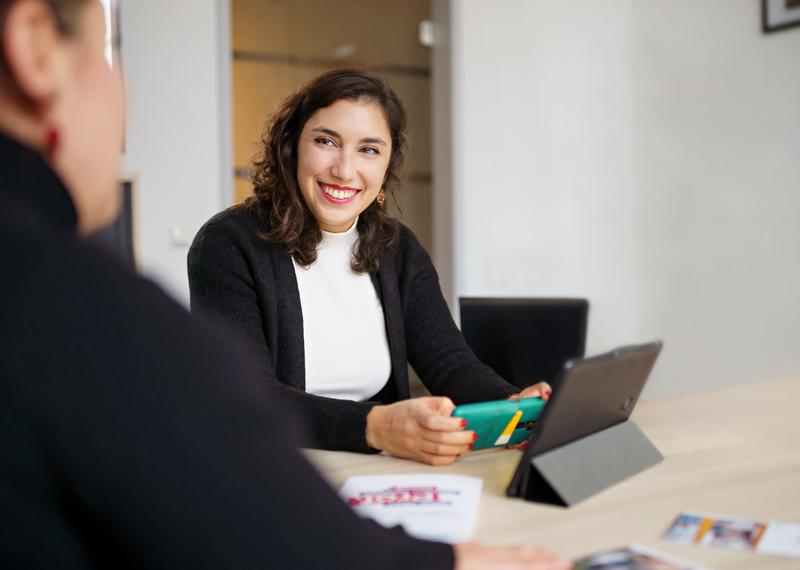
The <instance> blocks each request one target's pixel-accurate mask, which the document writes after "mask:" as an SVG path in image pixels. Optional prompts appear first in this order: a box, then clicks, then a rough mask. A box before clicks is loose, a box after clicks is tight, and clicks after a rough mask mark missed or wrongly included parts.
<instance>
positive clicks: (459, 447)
mask: <svg viewBox="0 0 800 570" xmlns="http://www.w3.org/2000/svg"><path fill="white" fill-rule="evenodd" d="M454 408H455V404H453V402H452V400H450V398H438V397H427V398H413V399H411V400H402V401H400V402H395V403H394V404H389V405H386V406H375V407H374V408H372V410H370V412H369V414H368V415H367V433H366V435H367V444H368V445H369V446H370V447H372V448H374V449H380V450H382V451H388V452H389V453H391V454H392V455H395V456H397V457H404V458H406V459H413V460H415V461H420V462H422V463H427V464H429V465H450V464H451V463H453V462H454V461H455V460H456V459H458V457H459V456H460V455H461V454H462V453H466V452H467V451H469V450H470V449H471V448H472V444H473V442H474V441H475V439H477V435H476V434H475V432H474V431H465V430H464V428H465V427H466V425H467V423H466V421H464V420H462V419H461V418H454V417H451V416H450V413H451V412H452V411H453V409H454Z"/></svg>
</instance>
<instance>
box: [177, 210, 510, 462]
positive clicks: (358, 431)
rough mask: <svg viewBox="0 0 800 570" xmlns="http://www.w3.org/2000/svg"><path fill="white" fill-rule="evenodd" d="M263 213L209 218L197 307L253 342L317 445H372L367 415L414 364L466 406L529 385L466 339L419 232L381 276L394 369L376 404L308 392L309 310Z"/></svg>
mask: <svg viewBox="0 0 800 570" xmlns="http://www.w3.org/2000/svg"><path fill="white" fill-rule="evenodd" d="M261 228H262V225H261V222H260V220H259V218H258V217H257V216H256V215H255V214H254V213H253V212H252V211H250V210H248V209H246V208H244V207H243V206H234V207H232V208H229V209H227V210H225V211H223V212H221V213H219V214H217V215H216V216H214V217H213V218H211V220H209V221H208V223H206V224H205V226H203V228H201V230H200V232H199V233H198V234H197V236H196V238H195V240H194V243H193V244H192V247H191V249H190V250H189V258H188V263H189V287H190V289H191V305H192V310H199V311H200V312H204V313H207V314H210V316H211V317H212V318H214V319H216V320H217V321H219V322H220V323H222V324H223V325H224V326H225V327H226V328H227V329H228V330H229V331H231V332H232V333H233V334H234V335H236V336H239V337H240V338H241V339H242V340H243V342H244V343H245V344H246V345H247V346H248V347H249V349H250V350H251V351H252V353H253V354H254V355H255V358H256V360H257V362H258V365H259V374H260V378H261V380H262V381H263V382H264V383H265V384H267V385H277V386H279V387H280V388H281V391H282V393H283V394H285V395H286V396H288V397H290V398H291V399H292V401H293V402H294V403H295V404H296V407H297V408H298V409H300V410H301V411H302V414H303V416H304V417H305V418H306V419H307V421H308V422H309V423H310V425H311V426H312V428H313V435H314V438H315V441H316V445H317V446H319V447H322V448H325V449H344V450H351V451H362V452H368V451H370V447H369V446H368V445H367V442H366V436H365V428H366V416H367V414H368V413H369V411H370V409H371V408H372V406H373V405H374V403H375V402H382V403H389V402H396V401H398V400H402V399H406V398H408V397H409V395H410V393H409V384H408V368H407V365H408V364H409V363H410V364H411V366H413V367H414V370H415V371H416V372H417V374H418V375H419V377H420V379H421V380H422V382H423V383H424V384H425V386H426V387H427V388H428V389H429V390H430V392H431V393H432V394H434V395H443V396H449V397H450V398H452V399H453V401H454V402H455V403H456V404H462V403H468V402H478V401H487V400H498V399H503V398H506V397H508V396H509V395H511V394H514V393H516V392H518V391H519V390H518V389H517V388H515V387H514V386H512V385H511V384H509V383H508V382H506V381H505V380H503V379H502V378H500V377H499V376H498V375H497V374H495V373H494V371H493V370H492V369H491V368H489V367H488V366H485V365H484V364H483V363H481V362H480V361H479V360H478V359H477V358H476V357H475V355H474V354H473V353H472V351H471V350H470V348H469V347H468V346H467V344H466V342H465V341H464V337H463V336H462V334H461V331H459V330H458V328H457V327H456V325H455V323H454V322H453V319H452V316H451V315H450V311H449V309H448V307H447V304H446V303H445V300H444V298H443V296H442V292H441V288H440V287H439V279H438V276H437V274H436V270H435V269H434V267H433V264H432V263H431V259H430V257H429V256H428V253H427V252H426V251H425V250H424V249H423V248H422V246H421V245H420V244H419V242H418V241H417V239H416V237H415V236H414V234H413V233H412V232H411V230H409V229H408V228H406V227H405V226H402V225H401V226H400V231H399V235H398V239H397V240H396V241H395V244H394V245H393V246H391V247H390V248H389V249H388V250H387V251H385V252H384V254H383V255H382V256H381V260H380V269H379V271H378V272H377V274H373V275H372V280H373V283H374V285H375V289H376V291H377V293H378V297H379V298H380V299H381V303H382V305H383V313H384V318H385V320H386V332H387V337H388V340H389V352H390V355H391V361H392V373H391V377H390V379H389V381H388V383H387V384H386V386H385V387H384V388H383V390H381V392H379V393H378V394H376V395H375V396H374V397H373V398H372V399H371V402H354V401H350V400H338V399H335V398H325V397H321V396H315V395H312V394H308V393H307V392H305V364H304V346H303V314H302V307H301V304H300V294H299V292H298V287H297V279H296V277H295V273H294V267H293V265H292V260H291V257H290V256H289V255H288V254H287V253H286V252H285V250H284V249H282V248H281V247H279V246H277V245H274V244H269V243H266V242H265V241H264V240H263V239H262V238H261V237H260V236H259V230H260V229H261Z"/></svg>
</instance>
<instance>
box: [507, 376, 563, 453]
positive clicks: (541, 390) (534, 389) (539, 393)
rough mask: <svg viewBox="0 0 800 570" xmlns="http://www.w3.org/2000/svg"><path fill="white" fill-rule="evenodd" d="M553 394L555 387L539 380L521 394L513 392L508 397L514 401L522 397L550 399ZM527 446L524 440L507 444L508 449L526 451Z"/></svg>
mask: <svg viewBox="0 0 800 570" xmlns="http://www.w3.org/2000/svg"><path fill="white" fill-rule="evenodd" d="M552 394H553V388H551V387H550V384H548V383H547V382H537V383H536V384H534V385H533V386H528V387H527V388H525V389H524V390H523V391H522V392H520V393H519V394H511V395H510V396H509V397H508V399H509V400H511V401H512V402H516V401H517V400H520V399H522V398H541V399H542V400H545V401H546V400H549V399H550V396H551V395H552ZM526 447H528V442H527V441H523V442H522V443H518V444H516V445H507V446H506V449H521V450H523V451H524V450H525V448H526Z"/></svg>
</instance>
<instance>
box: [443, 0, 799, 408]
mask: <svg viewBox="0 0 800 570" xmlns="http://www.w3.org/2000/svg"><path fill="white" fill-rule="evenodd" d="M758 4H759V3H758V2H754V1H752V0H692V1H682V2H677V1H674V0H649V1H648V2H631V1H629V0H593V1H591V2H590V1H588V0H587V1H584V2H577V1H576V2H557V1H555V0H549V1H548V0H535V1H534V0H527V1H525V0H505V1H504V2H494V1H491V0H469V1H459V0H453V1H452V2H451V10H452V12H451V22H450V41H451V43H450V49H451V50H452V60H451V65H452V69H451V72H452V93H453V107H452V113H453V184H452V194H453V208H454V217H453V224H454V227H453V232H454V244H455V245H454V254H453V260H452V264H453V267H454V274H455V294H456V295H487V296H491V295H496V296H501V295H508V296H511V295H519V296H552V295H558V296H565V295H570V296H572V295H574V296H585V297H588V298H589V299H590V301H591V303H592V309H591V316H590V330H589V342H588V345H589V346H588V350H589V352H598V351H601V350H605V349H607V348H609V347H611V346H613V345H616V344H621V343H628V342H635V341H643V340H648V339H650V338H653V337H661V338H663V339H664V340H665V343H666V347H665V352H664V354H663V357H662V359H661V361H660V362H659V365H658V367H657V369H656V374H655V375H654V378H653V380H652V382H651V385H650V387H649V389H648V393H649V394H650V395H655V394H668V393H678V392H686V391H691V390H696V389H704V388H709V387H716V386H721V385H727V384H734V383H739V382H745V381H755V380H766V379H769V378H773V377H779V376H787V375H800V350H798V348H800V342H798V337H799V336H800V335H798V330H797V328H798V326H800V318H799V317H800V293H798V292H800V105H799V104H798V102H800V65H798V63H797V57H798V55H800V29H797V30H793V31H787V32H782V33H781V34H773V35H769V36H764V35H762V34H761V33H760V31H759V30H760V28H759V26H760V18H759V13H758Z"/></svg>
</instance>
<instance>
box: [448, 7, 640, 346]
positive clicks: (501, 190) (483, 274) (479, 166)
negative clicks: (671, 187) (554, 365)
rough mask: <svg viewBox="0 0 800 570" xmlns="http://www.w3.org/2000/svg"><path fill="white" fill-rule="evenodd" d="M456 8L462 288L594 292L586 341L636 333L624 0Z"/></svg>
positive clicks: (506, 292)
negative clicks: (588, 334)
mask: <svg viewBox="0 0 800 570" xmlns="http://www.w3.org/2000/svg"><path fill="white" fill-rule="evenodd" d="M453 8H454V10H453V19H452V36H453V42H454V43H453V48H452V51H453V69H452V74H453V90H452V91H453V95H454V101H453V105H454V114H455V117H454V119H453V122H454V126H455V128H454V136H453V154H454V186H453V188H454V190H453V192H454V195H453V200H454V208H455V216H454V223H455V256H454V260H455V275H456V278H455V283H456V292H457V294H458V295H461V296H464V295H467V296H469V295H476V296H481V295H496V296H526V295H529V296H586V297H589V298H590V299H591V301H592V311H593V314H592V317H593V319H592V327H591V330H590V337H589V346H590V350H597V349H600V348H603V347H606V346H611V345H614V344H617V343H620V342H626V341H630V340H631V338H632V337H634V338H635V337H636V335H635V334H632V331H635V330H636V307H637V304H638V299H637V294H638V287H637V286H636V267H635V261H636V248H635V238H634V234H633V231H634V226H633V224H632V220H633V217H634V215H635V203H634V200H633V197H634V181H633V176H634V159H633V143H632V139H633V125H632V117H633V111H632V107H633V101H632V95H631V91H632V89H631V68H630V45H629V44H630V34H629V33H628V31H629V29H630V23H629V9H628V3H627V2H618V1H616V0H595V1H593V2H584V3H580V4H579V3H576V2H547V1H537V2H531V1H527V0H507V1H504V2H491V1H485V2H484V1H478V2H475V1H469V2H456V3H455V4H454V5H453Z"/></svg>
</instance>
